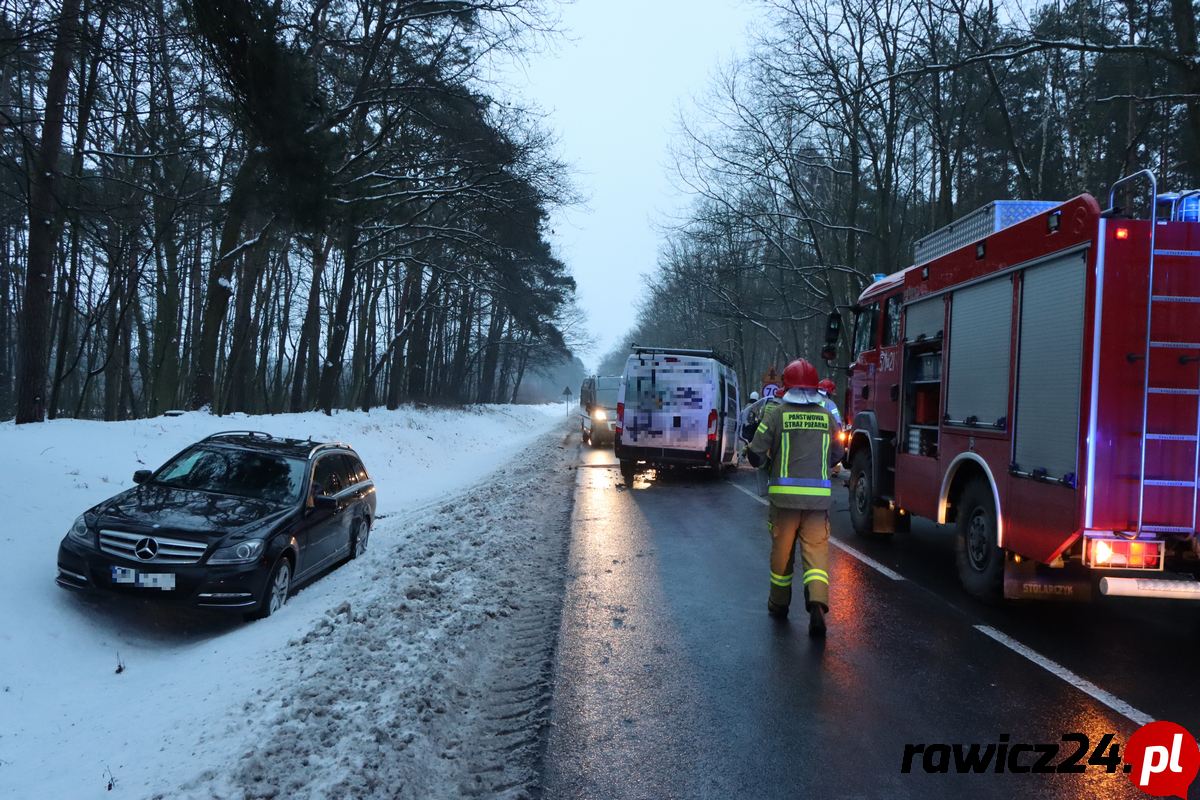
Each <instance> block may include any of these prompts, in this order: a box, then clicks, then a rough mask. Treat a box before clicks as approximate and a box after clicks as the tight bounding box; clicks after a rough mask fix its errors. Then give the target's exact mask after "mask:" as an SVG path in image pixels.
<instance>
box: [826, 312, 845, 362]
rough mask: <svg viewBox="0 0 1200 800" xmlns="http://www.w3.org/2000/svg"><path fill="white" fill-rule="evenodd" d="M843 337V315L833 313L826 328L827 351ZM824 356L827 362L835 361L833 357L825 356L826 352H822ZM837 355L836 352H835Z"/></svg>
mask: <svg viewBox="0 0 1200 800" xmlns="http://www.w3.org/2000/svg"><path fill="white" fill-rule="evenodd" d="M841 335H842V315H841V314H840V313H838V312H837V311H831V312H830V314H829V322H828V324H827V325H826V326H825V344H826V350H828V349H829V348H830V347H832V346H834V345H836V344H837V343H838V339H839V338H840V337H841ZM821 352H822V356H823V357H824V358H825V360H826V361H830V360H832V359H833V356H825V355H824V352H825V351H824V350H823V351H821ZM834 352H835V354H836V350H835V351H834Z"/></svg>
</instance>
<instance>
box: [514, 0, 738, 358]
mask: <svg viewBox="0 0 1200 800" xmlns="http://www.w3.org/2000/svg"><path fill="white" fill-rule="evenodd" d="M760 13H761V9H760V8H759V7H756V5H755V4H754V3H753V2H752V0H640V1H639V0H574V2H573V3H570V4H568V5H564V6H563V7H562V27H563V29H564V33H565V36H564V37H563V38H561V39H559V40H558V41H557V42H555V43H554V44H552V45H551V46H550V47H549V48H547V49H546V50H545V52H541V53H534V54H531V55H529V56H528V57H527V59H526V63H525V64H524V65H523V67H522V68H520V69H519V70H518V71H517V72H516V74H515V76H514V77H513V78H512V80H511V81H508V82H509V84H510V89H511V90H512V92H513V94H514V95H515V96H516V97H519V98H521V99H522V100H523V101H525V102H528V103H533V104H535V105H536V106H538V107H540V108H541V109H542V111H544V112H545V113H546V115H547V118H546V125H547V126H548V127H549V128H550V129H552V130H553V131H554V132H555V133H556V134H557V136H558V138H559V141H560V148H559V150H560V156H561V157H562V158H564V159H565V160H566V161H567V162H568V163H570V164H571V166H572V168H573V170H574V173H575V183H576V185H577V187H578V188H579V190H580V192H581V193H582V194H583V195H584V197H585V204H584V206H583V207H580V208H577V209H573V210H569V211H566V212H564V213H562V214H559V215H557V216H556V218H555V219H554V221H553V228H554V235H553V236H552V241H553V242H554V244H555V246H556V248H557V250H558V254H559V256H560V257H561V258H562V259H563V260H564V261H565V262H566V263H567V265H568V266H569V267H570V268H571V270H572V272H573V273H574V275H575V278H576V280H577V281H578V283H579V292H578V297H579V302H580V305H581V306H582V307H583V309H584V310H585V311H586V312H587V315H588V321H589V328H590V331H591V333H592V336H593V337H594V339H595V347H594V348H593V350H592V352H590V353H587V354H583V360H584V363H585V364H586V365H587V366H588V368H589V369H593V368H595V366H596V364H597V363H598V362H599V360H600V358H601V357H602V356H603V355H604V353H606V352H607V351H608V349H609V348H610V347H612V346H613V345H614V344H616V342H617V341H618V340H619V339H620V338H621V336H623V335H624V334H625V332H626V331H627V330H628V329H629V328H630V327H631V326H632V324H633V320H634V314H635V310H636V306H637V302H638V300H639V299H640V297H641V287H642V276H643V275H645V274H646V273H648V272H650V271H652V269H653V267H654V263H655V257H656V255H657V252H658V244H659V240H660V233H659V231H658V230H657V229H656V225H657V224H661V223H662V222H664V221H667V220H669V219H671V218H672V216H673V215H676V214H677V213H678V212H679V211H680V210H682V209H683V208H685V207H686V205H687V202H688V199H687V198H686V196H683V195H681V194H680V193H679V190H678V189H677V188H676V182H675V181H673V180H672V179H671V175H670V171H671V170H670V157H669V153H670V142H671V138H672V135H673V133H674V132H675V129H676V119H677V112H678V110H679V109H680V108H684V109H685V110H687V109H688V107H689V105H690V101H691V99H692V98H693V97H697V96H699V95H701V94H703V92H704V91H705V89H706V87H707V86H708V84H709V78H710V76H711V75H712V74H713V72H714V70H715V69H716V68H717V67H718V66H719V65H721V64H723V63H728V62H729V61H730V60H731V59H732V58H733V57H734V56H735V55H737V54H738V53H740V52H744V50H745V47H746V42H747V40H748V35H749V34H748V28H749V24H750V22H751V20H752V19H754V18H755V17H756V16H757V15H758V14H760Z"/></svg>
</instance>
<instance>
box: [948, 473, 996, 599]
mask: <svg viewBox="0 0 1200 800" xmlns="http://www.w3.org/2000/svg"><path fill="white" fill-rule="evenodd" d="M955 549H956V553H955V555H956V561H957V562H958V577H959V579H960V580H961V581H962V585H963V588H964V589H966V590H967V591H968V592H970V593H971V594H973V595H975V596H976V597H979V598H983V599H985V600H995V599H998V598H999V597H1000V596H1001V592H1002V588H1003V581H1004V551H1003V550H1002V549H1000V547H999V546H997V544H996V505H995V503H994V502H993V501H992V493H991V490H990V489H989V488H988V485H987V484H986V483H984V482H982V481H976V482H974V483H971V484H969V485H968V486H967V487H966V489H965V490H964V491H963V493H962V498H961V499H960V500H959V505H958V541H957V547H956V548H955Z"/></svg>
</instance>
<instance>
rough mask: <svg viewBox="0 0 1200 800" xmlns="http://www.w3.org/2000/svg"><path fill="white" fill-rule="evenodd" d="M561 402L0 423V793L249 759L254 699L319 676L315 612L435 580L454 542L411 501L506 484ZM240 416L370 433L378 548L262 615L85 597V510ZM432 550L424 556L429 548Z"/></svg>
mask: <svg viewBox="0 0 1200 800" xmlns="http://www.w3.org/2000/svg"><path fill="white" fill-rule="evenodd" d="M562 414H563V411H562V407H561V406H559V407H557V408H555V407H509V406H494V407H481V408H475V409H468V410H443V409H423V410H417V409H412V408H404V409H400V410H398V411H395V412H386V411H374V412H371V413H370V414H363V413H341V414H337V415H335V416H333V417H325V416H323V415H320V414H297V415H278V416H272V417H238V416H234V417H225V418H214V417H211V416H209V415H205V414H188V415H185V416H183V417H177V418H159V419H154V420H138V421H132V422H122V423H104V422H84V421H75V420H63V421H58V422H52V423H46V424H44V425H28V426H19V427H18V426H14V425H12V424H11V423H9V424H0V454H2V455H3V458H0V487H3V488H0V500H2V501H3V504H4V509H5V520H4V524H3V525H2V526H0V545H2V546H3V547H4V548H5V553H6V567H7V569H6V571H5V572H6V575H5V580H4V581H2V582H0V604H2V605H0V607H3V608H4V613H3V614H2V615H0V797H9V796H11V797H63V798H90V797H106V798H112V797H144V796H147V795H148V794H150V793H152V792H154V791H161V792H163V793H164V795H165V796H174V795H176V794H177V792H176V791H175V790H174V787H176V786H178V785H179V784H180V783H181V782H183V781H185V780H190V779H194V778H195V776H196V775H197V773H199V772H202V771H204V770H210V769H211V770H213V771H214V774H218V773H221V774H231V773H233V772H235V771H236V770H237V769H238V762H239V758H240V757H241V756H242V755H244V754H246V753H248V752H254V751H257V750H258V749H259V747H260V744H261V741H256V740H253V739H250V738H247V736H249V735H250V731H251V730H255V728H254V726H253V725H251V724H250V723H253V722H255V721H256V720H254V719H252V718H251V717H250V716H249V715H248V714H247V713H246V711H245V709H247V708H250V707H252V706H253V703H254V702H257V701H258V700H259V699H260V698H263V697H266V696H272V695H275V694H276V693H280V692H283V693H287V692H288V691H289V690H290V689H291V688H293V687H296V686H299V685H300V684H301V683H302V682H303V681H304V680H305V679H306V677H307V676H305V675H302V674H298V673H296V672H295V671H294V669H293V667H294V666H295V665H296V664H297V663H299V662H296V661H295V658H296V656H295V652H296V648H295V647H291V646H289V642H290V641H292V640H295V639H303V638H304V637H306V636H307V635H308V634H309V633H310V632H311V631H312V630H313V629H314V622H315V623H316V627H317V628H318V629H323V628H324V627H325V625H324V623H323V622H322V621H323V620H326V619H328V617H327V616H326V611H327V610H330V609H333V608H336V607H338V606H339V605H340V604H341V603H343V602H344V601H346V600H350V602H351V608H352V610H353V613H357V612H358V608H357V607H356V603H361V602H365V598H366V597H367V596H369V595H367V594H362V593H363V592H368V593H369V592H371V591H379V592H381V593H382V592H384V591H385V589H389V588H390V589H393V590H394V589H395V588H396V587H395V584H396V582H397V581H400V580H403V581H405V583H404V586H405V591H408V590H409V589H410V588H413V589H420V588H421V587H422V586H424V585H425V583H426V582H427V581H429V580H430V579H431V576H432V575H433V574H435V573H434V571H431V569H432V568H431V569H426V568H425V566H424V563H425V561H429V563H430V564H433V565H434V567H437V568H438V569H441V568H444V567H445V566H446V565H445V564H440V565H439V564H437V561H438V560H439V559H441V558H444V556H442V555H441V554H440V553H438V552H437V548H438V547H440V545H436V546H435V545H433V544H426V542H425V541H424V540H422V539H420V538H416V539H414V538H413V536H414V535H415V534H416V532H417V531H419V530H423V528H419V527H418V526H416V525H414V524H413V523H411V521H406V516H411V515H412V514H413V512H414V510H416V511H418V512H419V513H423V514H425V515H426V516H427V515H429V514H430V513H434V514H435V515H436V512H437V511H438V509H440V508H441V507H442V505H441V504H432V505H431V503H432V501H434V500H436V499H437V498H439V497H442V496H446V495H453V494H457V493H459V492H463V491H464V490H468V489H471V488H472V487H480V489H479V491H480V492H484V491H488V492H491V491H493V490H494V486H493V480H494V479H492V478H489V477H488V476H489V474H490V473H491V472H492V471H493V470H495V469H496V468H497V467H499V466H501V465H505V464H510V463H512V462H513V459H514V458H520V457H521V456H520V453H521V451H522V450H523V448H525V447H528V446H530V444H531V443H533V445H534V447H535V448H537V447H540V446H543V445H544V443H543V442H542V441H541V440H542V439H546V438H547V437H549V439H552V440H554V441H555V442H558V441H561V438H562V436H561V434H560V433H559V432H560V431H561V430H563V428H562V426H563V425H564V424H565V423H564V422H563V419H562V416H560V415H562ZM230 428H255V429H261V430H266V431H268V432H271V433H275V434H279V435H289V436H312V437H313V438H315V439H333V440H338V439H340V440H344V441H347V442H349V443H350V444H352V445H353V446H354V447H355V448H357V449H358V451H359V453H360V454H361V455H362V456H363V460H364V462H365V463H366V465H367V468H368V470H370V471H371V472H372V476H373V477H374V478H375V480H376V482H377V483H378V486H379V492H378V496H379V508H378V510H379V514H380V516H381V519H379V521H378V522H377V524H376V527H375V530H374V531H373V533H372V537H371V549H370V550H369V551H368V553H367V554H366V558H365V559H363V560H361V561H359V562H353V563H352V564H350V565H347V566H345V567H342V568H340V569H337V570H334V571H333V572H331V573H329V574H327V575H325V576H324V577H322V578H320V579H319V580H318V581H316V582H315V583H313V584H311V585H310V586H309V587H307V588H305V589H303V590H301V591H300V592H299V593H298V594H297V595H296V596H295V597H294V598H293V599H292V601H291V602H290V603H289V605H288V607H287V609H286V610H285V612H284V613H283V614H280V615H278V616H276V617H273V618H271V619H269V620H265V621H263V622H260V623H254V624H250V625H245V624H243V623H242V622H241V621H240V618H236V617H224V616H214V615H209V614H203V613H198V612H197V613H190V614H189V613H181V612H178V611H171V610H168V609H163V608H160V607H158V606H154V605H152V604H150V603H140V602H130V601H120V602H117V601H115V599H113V598H103V599H101V600H90V599H88V598H86V597H81V596H77V595H74V594H70V593H68V592H66V591H64V590H62V589H60V588H58V587H57V586H55V585H54V564H55V553H56V551H57V546H58V541H59V539H61V537H62V535H63V534H64V533H65V531H66V529H67V527H68V526H69V525H70V523H71V520H73V519H74V518H75V516H76V515H77V514H79V513H80V512H82V511H83V510H84V509H85V508H87V507H89V506H90V505H92V504H94V503H96V502H98V501H100V500H102V499H104V498H106V497H109V496H111V495H113V494H115V493H116V492H117V491H119V490H120V489H122V488H124V487H126V486H129V485H131V482H130V478H129V476H130V474H131V473H132V471H133V470H134V469H137V468H141V467H154V466H158V465H159V464H161V463H162V462H163V461H165V460H166V459H167V458H169V457H170V456H171V455H173V454H174V453H175V452H177V451H178V450H180V449H182V448H183V447H184V446H186V445H187V444H189V443H190V442H192V441H195V440H196V439H199V438H201V437H203V436H204V435H207V434H208V433H212V432H214V431H217V430H225V429H230ZM501 494H503V493H501ZM473 496H475V495H473ZM480 496H482V495H480ZM564 497H565V501H564V502H566V503H568V504H569V502H570V495H569V493H566V494H564ZM422 509H423V511H422ZM434 524H437V523H434ZM506 530H507V529H506ZM398 548H399V549H398ZM427 551H432V554H431V556H430V557H428V558H426V559H424V560H422V559H421V558H418V557H417V555H416V553H425V552H427ZM397 553H398V555H397ZM410 570H411V572H410ZM409 602H411V601H409ZM430 641H431V643H436V642H437V641H438V640H437V637H436V636H434V637H432V638H431V639H430ZM289 656H290V657H291V658H292V659H293V660H292V661H290V662H289V660H288V657H289ZM118 657H119V658H120V660H121V662H122V663H123V664H124V665H125V669H124V670H123V671H122V672H121V673H120V674H117V673H116V672H115V667H116V666H117V663H118ZM243 718H244V719H243ZM243 731H244V733H243ZM258 735H259V736H260V740H261V739H262V737H263V735H264V734H263V731H262V730H258ZM110 778H112V779H114V780H115V782H114V788H113V790H112V791H111V792H109V791H107V786H108V781H109V779H110ZM393 794H395V792H385V796H392V795H393ZM313 796H317V795H313Z"/></svg>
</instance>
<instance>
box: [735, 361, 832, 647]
mask: <svg viewBox="0 0 1200 800" xmlns="http://www.w3.org/2000/svg"><path fill="white" fill-rule="evenodd" d="M818 380H819V378H818V376H817V370H816V368H815V367H813V365H812V364H810V363H809V362H807V361H805V360H804V359H797V360H795V361H793V362H792V363H790V364H788V366H787V369H785V370H784V371H783V385H784V389H785V390H786V391H785V392H784V395H783V398H782V402H780V403H777V404H775V405H774V406H772V407H771V408H770V409H769V410H768V411H767V412H766V413H765V414H764V415H763V421H762V423H761V424H759V426H758V429H757V430H756V432H755V434H754V439H753V441H751V442H750V446H749V447H748V448H747V449H746V456H747V458H748V459H749V460H750V463H751V464H753V465H754V466H756V467H759V468H761V469H766V470H768V471H769V476H770V481H769V484H768V489H767V498H768V500H769V501H770V515H769V517H768V522H767V525H768V527H769V528H770V530H771V592H770V595H769V596H768V599H767V611H768V613H770V614H771V615H772V616H774V617H786V616H787V613H788V607H789V606H790V605H791V602H792V581H793V577H794V575H793V567H794V562H795V558H796V540H797V539H799V540H800V566H801V569H802V573H801V576H800V580H801V582H802V585H803V587H804V597H805V605H806V607H807V608H808V613H809V622H808V630H809V633H810V634H812V635H814V636H820V635H823V634H824V633H825V614H826V612H827V611H828V610H829V572H828V568H829V506H830V502H831V500H832V496H833V489H832V481H831V479H830V476H831V471H832V470H833V469H835V468H836V467H835V465H836V464H837V463H838V462H839V461H841V458H842V445H841V441H840V440H839V438H838V435H837V434H838V433H839V431H838V428H837V426H836V425H835V423H834V419H833V415H832V414H830V412H829V410H828V408H827V407H826V405H825V403H824V402H823V401H824V397H823V396H822V395H821V394H820V393H819V392H818V391H817V381H818Z"/></svg>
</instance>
